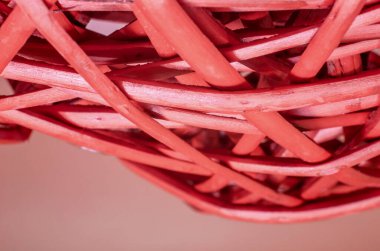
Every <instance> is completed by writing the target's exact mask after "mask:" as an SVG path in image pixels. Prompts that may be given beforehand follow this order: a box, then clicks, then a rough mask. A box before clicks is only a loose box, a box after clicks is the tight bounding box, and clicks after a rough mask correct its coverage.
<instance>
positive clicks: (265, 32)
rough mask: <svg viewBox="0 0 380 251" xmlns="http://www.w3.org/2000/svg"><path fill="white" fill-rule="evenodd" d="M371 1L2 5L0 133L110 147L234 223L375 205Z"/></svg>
mask: <svg viewBox="0 0 380 251" xmlns="http://www.w3.org/2000/svg"><path fill="white" fill-rule="evenodd" d="M378 2H380V1H378V0H336V1H333V0H302V1H301V0H255V1H251V0H179V1H175V0H136V1H130V0H91V1H89V0H60V1H55V0H45V1H43V0H15V1H2V2H0V21H1V27H0V44H1V49H2V50H1V51H2V53H1V55H0V72H1V76H2V77H4V78H6V79H7V80H8V81H9V84H10V86H11V87H12V88H13V90H14V93H13V94H11V95H3V96H2V98H1V99H0V123H1V124H0V138H1V143H4V144H6V143H15V142H22V141H25V140H27V139H28V138H29V136H30V134H31V131H32V130H35V131H39V132H42V133H45V134H48V135H51V136H53V137H56V138H59V139H62V140H65V141H68V142H70V143H73V144H76V145H78V146H81V147H84V148H87V149H91V150H95V151H97V152H101V153H105V154H109V155H113V156H115V157H117V158H119V159H121V160H122V162H123V163H124V164H125V166H127V167H128V168H130V169H131V170H133V171H134V172H136V173H138V174H140V175H141V176H143V177H145V178H146V179H148V180H150V181H151V182H152V183H155V184H157V185H158V186H160V187H162V188H164V189H166V190H168V191H169V192H171V193H173V194H175V195H176V196H178V197H180V198H181V199H182V200H184V201H186V202H187V203H189V204H190V205H192V206H193V207H194V208H196V209H199V210H200V211H204V212H208V213H212V214H217V215H220V216H224V217H229V218H234V219H240V220H247V221H262V222H295V221H307V220H318V219H322V218H326V217H332V216H338V215H343V214H347V213H351V212H356V211H360V210H364V209H368V208H373V207H376V206H378V205H380V189H378V188H379V187H380V166H379V158H378V157H377V156H378V155H379V154H380V141H379V138H380V124H379V119H380V113H379V111H378V109H377V107H378V105H379V104H380V98H379V94H378V93H379V91H380V78H379V77H380V56H379V52H378V51H377V48H378V47H379V46H380V24H378V23H379V22H380V3H378ZM115 19H117V20H118V21H120V20H121V24H120V23H119V25H120V27H118V28H115V27H113V30H111V31H109V32H108V33H106V34H105V33H101V32H100V31H98V30H96V28H97V27H96V25H95V29H93V27H92V28H91V27H90V26H91V24H92V26H94V25H93V22H94V20H98V21H99V20H100V22H111V23H112V22H113V23H115Z"/></svg>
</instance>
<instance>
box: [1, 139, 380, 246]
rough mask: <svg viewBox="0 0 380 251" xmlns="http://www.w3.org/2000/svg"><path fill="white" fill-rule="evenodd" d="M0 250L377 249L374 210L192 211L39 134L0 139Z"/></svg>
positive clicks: (109, 163)
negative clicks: (280, 216) (226, 214)
mask: <svg viewBox="0 0 380 251" xmlns="http://www.w3.org/2000/svg"><path fill="white" fill-rule="evenodd" d="M0 159H1V162H0V250H1V251H25V250H28V251H37V250H38V251H45V250H49V251H50V250H54V251H60V250H75V251H76V250H81V251H83V250H92V251H93V250H143V251H145V250H207V251H213V250H219V251H223V250H239V251H245V250H282V251H286V250H292V251H293V250H295V249H304V250H309V251H312V250H346V251H348V250H361V251H365V250H378V249H379V247H380V238H379V236H378V230H379V229H380V210H372V211H366V212H363V213H360V214H355V215H350V216H345V217H341V218H336V219H331V220H325V221H321V222H312V223H302V224H291V225H268V224H256V223H246V222H237V221H231V220H226V219H223V218H218V217H215V216H211V215H205V214H200V213H197V212H196V211H194V210H192V209H191V208H190V207H188V206H187V205H186V204H184V203H183V202H181V201H180V200H179V199H177V198H175V197H173V196H172V195H170V194H167V193H166V192H164V191H162V190H161V189H159V188H157V187H155V186H154V185H151V184H149V183H148V182H146V181H145V180H143V179H141V178H139V177H137V176H135V175H134V174H133V173H131V172H130V171H128V170H127V169H125V168H124V167H123V166H122V165H121V164H120V163H119V162H118V161H117V160H116V159H114V158H112V157H109V156H104V155H101V154H97V153H92V152H89V151H86V150H82V149H80V148H78V147H75V146H72V145H70V144H68V143H66V142H61V141H58V140H56V139H53V138H50V137H48V136H45V135H41V134H39V133H34V134H33V136H32V137H31V140H29V141H28V142H26V143H24V144H18V145H0Z"/></svg>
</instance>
